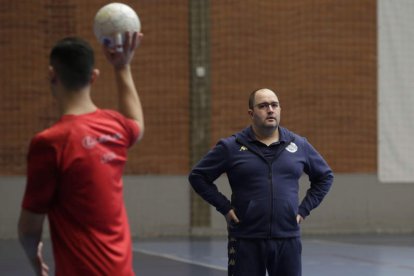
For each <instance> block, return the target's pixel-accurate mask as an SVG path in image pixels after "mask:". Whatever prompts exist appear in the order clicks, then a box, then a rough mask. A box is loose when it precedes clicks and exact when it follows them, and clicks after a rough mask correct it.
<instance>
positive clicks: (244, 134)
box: [236, 126, 293, 143]
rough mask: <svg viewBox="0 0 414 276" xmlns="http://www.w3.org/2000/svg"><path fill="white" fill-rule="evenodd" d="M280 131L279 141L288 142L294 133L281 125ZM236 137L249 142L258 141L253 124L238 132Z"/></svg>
mask: <svg viewBox="0 0 414 276" xmlns="http://www.w3.org/2000/svg"><path fill="white" fill-rule="evenodd" d="M278 131H279V142H281V143H286V142H288V141H290V140H291V138H292V136H293V135H292V133H291V132H290V131H289V130H287V129H286V128H284V127H281V126H279V127H278ZM236 138H237V139H239V140H240V141H245V142H248V143H252V142H254V141H257V139H256V136H255V135H254V132H253V127H252V126H249V127H247V128H245V129H243V130H242V131H241V132H239V133H237V134H236Z"/></svg>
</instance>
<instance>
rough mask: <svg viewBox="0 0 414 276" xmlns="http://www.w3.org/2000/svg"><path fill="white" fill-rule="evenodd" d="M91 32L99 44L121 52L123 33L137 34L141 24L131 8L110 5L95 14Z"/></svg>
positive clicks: (123, 39) (120, 4) (119, 4)
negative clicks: (92, 31)
mask: <svg viewBox="0 0 414 276" xmlns="http://www.w3.org/2000/svg"><path fill="white" fill-rule="evenodd" d="M93 30H94V33H95V36H96V38H97V39H98V41H99V42H100V43H102V44H104V45H105V46H107V47H109V48H116V50H117V51H119V52H122V45H123V44H124V41H125V32H131V33H132V32H138V33H139V32H140V30H141V22H140V20H139V17H138V15H137V14H136V12H135V11H134V10H133V9H132V8H131V7H129V6H127V5H125V4H122V3H110V4H108V5H105V6H103V7H102V8H101V9H100V10H99V11H98V12H97V13H96V15H95V19H94V26H93Z"/></svg>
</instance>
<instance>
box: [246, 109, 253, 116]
mask: <svg viewBox="0 0 414 276" xmlns="http://www.w3.org/2000/svg"><path fill="white" fill-rule="evenodd" d="M247 113H248V114H249V116H250V117H251V118H253V110H251V109H248V110H247Z"/></svg>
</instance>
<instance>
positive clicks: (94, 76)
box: [90, 68, 101, 84]
mask: <svg viewBox="0 0 414 276" xmlns="http://www.w3.org/2000/svg"><path fill="white" fill-rule="evenodd" d="M100 73H101V72H99V69H96V68H95V69H93V70H92V75H91V81H90V83H91V84H92V83H94V82H95V81H96V79H97V78H98V77H99V74H100Z"/></svg>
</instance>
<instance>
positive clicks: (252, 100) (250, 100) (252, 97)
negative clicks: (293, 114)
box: [249, 88, 277, 109]
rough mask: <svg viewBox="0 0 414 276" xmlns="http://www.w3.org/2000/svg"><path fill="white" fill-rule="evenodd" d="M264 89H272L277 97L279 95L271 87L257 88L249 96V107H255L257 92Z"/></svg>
mask: <svg viewBox="0 0 414 276" xmlns="http://www.w3.org/2000/svg"><path fill="white" fill-rule="evenodd" d="M263 89H267V90H270V91H272V92H273V93H274V94H275V95H276V97H277V94H276V92H274V91H273V90H271V89H269V88H259V89H255V90H253V91H252V92H251V93H250V96H249V109H253V108H254V97H255V96H256V93H257V92H258V91H260V90H263Z"/></svg>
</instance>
